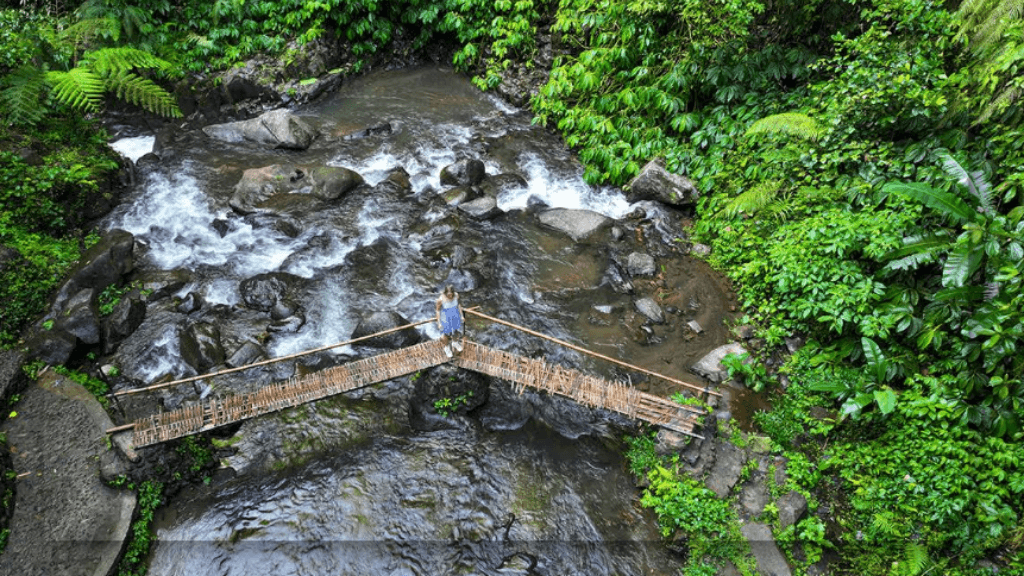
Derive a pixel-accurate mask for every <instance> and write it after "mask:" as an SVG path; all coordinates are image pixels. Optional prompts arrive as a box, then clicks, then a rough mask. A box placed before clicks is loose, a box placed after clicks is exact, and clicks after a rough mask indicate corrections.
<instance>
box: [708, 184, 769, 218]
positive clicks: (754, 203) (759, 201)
mask: <svg viewBox="0 0 1024 576" xmlns="http://www.w3.org/2000/svg"><path fill="white" fill-rule="evenodd" d="M781 189H782V182H780V181H778V180H768V181H765V182H761V183H760V184H758V185H757V186H754V187H752V188H748V189H747V190H745V191H744V192H743V193H741V194H740V195H739V196H737V197H735V198H733V199H732V200H730V201H729V203H728V204H726V205H725V207H724V208H722V214H724V215H725V216H727V217H729V218H734V217H736V216H739V215H740V214H741V213H743V214H748V215H753V214H755V213H756V212H757V211H758V210H761V209H762V208H764V207H765V206H767V205H768V204H770V203H771V202H772V201H774V200H775V199H776V197H777V196H778V193H779V190H781Z"/></svg>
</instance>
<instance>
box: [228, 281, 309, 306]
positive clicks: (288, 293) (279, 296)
mask: <svg viewBox="0 0 1024 576" xmlns="http://www.w3.org/2000/svg"><path fill="white" fill-rule="evenodd" d="M304 282H305V279H304V278H302V277H301V276H296V275H294V274H288V273H287V272H269V273H266V274H257V275H256V276H252V277H250V278H246V279H245V280H242V281H241V282H240V283H239V284H238V291H239V293H240V294H241V295H242V302H244V303H245V305H246V306H247V307H248V308H251V309H253V310H259V311H260V312H270V311H272V310H273V309H274V306H275V305H276V304H277V303H278V302H279V301H281V300H292V299H293V295H294V294H295V293H296V292H297V291H298V290H299V289H300V288H301V286H302V284H303V283H304Z"/></svg>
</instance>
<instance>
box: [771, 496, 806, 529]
mask: <svg viewBox="0 0 1024 576" xmlns="http://www.w3.org/2000/svg"><path fill="white" fill-rule="evenodd" d="M777 505H778V507H779V528H781V529H783V530H785V529H786V528H788V527H790V526H792V525H793V524H796V523H797V522H799V521H800V520H801V519H802V518H803V517H804V516H805V515H806V514H807V498H806V497H805V496H804V495H803V494H801V493H799V492H795V491H794V492H790V493H788V494H786V495H785V496H783V497H782V498H779V501H778V503H777Z"/></svg>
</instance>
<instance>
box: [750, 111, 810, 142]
mask: <svg viewBox="0 0 1024 576" xmlns="http://www.w3.org/2000/svg"><path fill="white" fill-rule="evenodd" d="M755 134H786V135H789V136H795V137H797V138H802V139H804V140H810V141H812V142H816V141H817V140H818V139H820V138H821V137H822V136H824V134H825V128H824V127H823V126H822V125H821V124H820V123H819V122H818V121H817V120H815V119H814V118H811V117H810V116H808V115H806V114H800V113H797V112H785V113H782V114H774V115H772V116H766V117H764V118H761V119H760V120H758V121H756V122H754V123H753V124H751V125H750V128H748V129H747V132H746V134H744V135H745V136H753V135H755Z"/></svg>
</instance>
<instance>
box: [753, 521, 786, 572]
mask: <svg viewBox="0 0 1024 576" xmlns="http://www.w3.org/2000/svg"><path fill="white" fill-rule="evenodd" d="M740 532H742V533H743V537H744V538H746V539H747V541H748V542H749V543H750V551H751V552H752V553H753V554H754V560H755V561H756V562H757V572H758V574H761V575H762V576H791V575H792V574H793V571H792V570H791V569H790V568H789V564H787V563H786V558H785V557H784V556H783V555H782V552H781V551H779V547H778V545H777V544H776V543H775V538H774V537H773V536H772V531H771V529H770V528H768V526H765V525H764V524H758V523H751V524H744V525H743V527H742V528H740Z"/></svg>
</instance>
